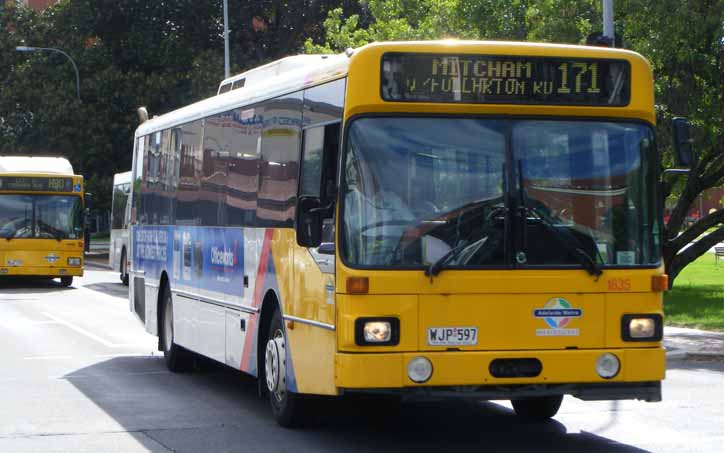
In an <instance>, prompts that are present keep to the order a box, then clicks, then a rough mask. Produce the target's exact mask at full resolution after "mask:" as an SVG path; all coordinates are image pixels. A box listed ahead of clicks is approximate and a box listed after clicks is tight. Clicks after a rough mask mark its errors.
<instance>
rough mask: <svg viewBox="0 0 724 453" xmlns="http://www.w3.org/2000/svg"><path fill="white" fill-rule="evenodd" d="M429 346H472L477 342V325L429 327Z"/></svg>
mask: <svg viewBox="0 0 724 453" xmlns="http://www.w3.org/2000/svg"><path fill="white" fill-rule="evenodd" d="M427 344H428V345H429V346H472V345H476V344H478V328H477V327H429V328H428V329H427Z"/></svg>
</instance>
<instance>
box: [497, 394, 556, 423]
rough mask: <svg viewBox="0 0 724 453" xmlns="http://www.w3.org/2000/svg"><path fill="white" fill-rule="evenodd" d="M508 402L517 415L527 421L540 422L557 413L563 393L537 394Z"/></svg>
mask: <svg viewBox="0 0 724 453" xmlns="http://www.w3.org/2000/svg"><path fill="white" fill-rule="evenodd" d="M510 402H511V403H512V404H513V409H514V410H515V413H516V415H517V416H518V417H520V418H522V419H524V420H528V421H533V422H541V421H545V420H548V419H549V418H551V417H553V416H554V415H556V414H557V413H558V409H560V407H561V403H562V402H563V395H551V396H537V397H533V398H523V399H519V400H510Z"/></svg>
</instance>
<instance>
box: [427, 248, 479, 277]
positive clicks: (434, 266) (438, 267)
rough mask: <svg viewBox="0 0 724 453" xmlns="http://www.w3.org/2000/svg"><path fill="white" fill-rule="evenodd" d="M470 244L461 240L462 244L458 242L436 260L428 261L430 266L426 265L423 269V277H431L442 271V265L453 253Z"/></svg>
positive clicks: (455, 253)
mask: <svg viewBox="0 0 724 453" xmlns="http://www.w3.org/2000/svg"><path fill="white" fill-rule="evenodd" d="M468 245H470V244H469V243H467V242H463V243H462V244H458V245H457V246H455V247H453V248H451V249H450V251H448V252H447V253H446V254H444V255H443V256H441V257H440V258H439V259H438V260H437V261H435V262H433V263H430V266H428V268H427V269H425V277H430V279H432V277H434V276H436V275H437V274H439V273H440V271H442V267H443V266H444V265H445V264H446V263H447V262H448V261H450V260H451V259H452V258H453V257H454V256H455V255H457V254H458V253H460V252H461V251H463V250H465V248H466V247H467V246H468Z"/></svg>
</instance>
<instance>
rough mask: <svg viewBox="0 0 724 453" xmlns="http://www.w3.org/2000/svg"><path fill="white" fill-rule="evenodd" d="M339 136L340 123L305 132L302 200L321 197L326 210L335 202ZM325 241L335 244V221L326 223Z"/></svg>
mask: <svg viewBox="0 0 724 453" xmlns="http://www.w3.org/2000/svg"><path fill="white" fill-rule="evenodd" d="M339 133H340V124H339V123H334V124H328V125H326V126H318V127H311V128H308V129H305V130H304V139H303V140H304V148H303V154H302V168H301V175H300V178H301V179H300V184H299V196H310V197H318V198H319V199H320V200H321V202H322V205H325V206H326V205H330V204H331V203H333V202H334V201H335V199H336V197H337V155H338V152H339ZM332 212H334V211H332ZM322 241H323V242H334V221H333V217H330V218H328V219H325V220H324V228H323V231H322Z"/></svg>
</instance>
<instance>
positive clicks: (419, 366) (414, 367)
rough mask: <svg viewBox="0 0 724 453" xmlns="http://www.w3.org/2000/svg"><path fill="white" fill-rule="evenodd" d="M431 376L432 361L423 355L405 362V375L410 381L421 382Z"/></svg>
mask: <svg viewBox="0 0 724 453" xmlns="http://www.w3.org/2000/svg"><path fill="white" fill-rule="evenodd" d="M430 376H432V362H430V360H428V359H426V358H425V357H415V358H414V359H412V360H410V362H409V363H408V364H407V377H409V378H410V380H411V381H412V382H415V383H417V384H422V383H423V382H427V381H428V379H430Z"/></svg>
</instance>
